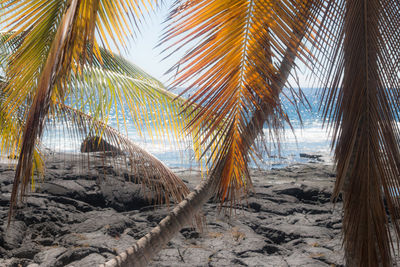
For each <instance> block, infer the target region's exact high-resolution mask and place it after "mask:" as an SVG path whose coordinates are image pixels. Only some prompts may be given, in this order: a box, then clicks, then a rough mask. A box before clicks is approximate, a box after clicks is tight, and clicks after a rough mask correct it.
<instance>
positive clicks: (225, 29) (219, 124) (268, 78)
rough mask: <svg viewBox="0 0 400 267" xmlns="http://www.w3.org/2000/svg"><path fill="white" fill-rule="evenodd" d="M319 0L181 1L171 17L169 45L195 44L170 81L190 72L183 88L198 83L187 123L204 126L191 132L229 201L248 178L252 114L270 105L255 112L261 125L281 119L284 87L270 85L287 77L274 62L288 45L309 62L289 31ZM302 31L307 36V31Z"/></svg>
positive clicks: (300, 24)
mask: <svg viewBox="0 0 400 267" xmlns="http://www.w3.org/2000/svg"><path fill="white" fill-rule="evenodd" d="M319 2H320V1H244V0H236V1H222V0H219V1H218V0H215V1H205V0H203V1H200V0H199V1H186V2H184V3H182V4H180V5H178V6H177V7H176V8H175V9H174V11H173V12H172V14H171V16H170V21H171V24H172V26H171V27H170V29H169V30H168V32H167V33H166V36H165V39H164V41H169V42H172V41H173V40H176V43H173V44H172V47H175V48H181V47H180V46H178V44H182V43H183V44H185V43H186V44H187V45H192V44H193V43H194V42H195V41H197V42H198V44H197V45H195V46H194V47H193V48H192V49H191V50H189V52H188V53H187V54H186V55H185V56H184V58H183V59H182V60H180V61H179V62H178V63H177V65H176V66H175V67H174V68H172V69H171V71H173V70H176V72H177V79H176V80H175V82H174V83H173V85H174V86H179V85H181V84H183V83H185V82H186V81H188V80H189V79H193V77H195V78H194V82H193V83H192V85H191V86H189V88H188V89H187V90H191V89H193V88H198V90H197V91H196V92H195V93H194V94H193V95H192V97H191V98H190V99H189V101H190V103H197V104H199V106H198V107H197V108H196V114H195V116H193V119H192V120H191V123H190V124H189V127H199V128H201V129H203V130H202V131H194V133H195V135H197V138H198V139H199V140H200V141H199V142H200V143H201V144H203V147H204V149H205V150H209V151H211V152H209V153H211V155H210V157H211V158H213V159H214V161H213V162H214V165H213V170H214V172H213V173H214V174H213V175H214V176H217V177H218V179H219V181H220V183H219V189H218V193H219V196H220V197H221V199H222V200H224V199H231V200H234V199H235V198H236V196H235V194H236V193H237V192H238V191H240V190H241V189H242V188H244V187H245V186H247V185H250V184H251V181H250V177H249V172H248V162H249V151H251V147H252V146H253V144H254V136H250V135H249V132H248V131H247V128H248V127H250V126H249V124H250V122H251V118H252V115H253V114H254V113H255V112H257V110H261V109H262V108H261V106H268V111H267V112H265V111H266V110H264V111H263V112H262V113H261V115H262V116H261V117H260V116H257V118H258V119H261V120H262V122H261V123H259V124H258V125H259V126H258V127H259V128H262V126H263V125H264V122H266V121H267V122H271V124H270V126H271V127H274V128H275V129H278V128H281V127H282V125H283V121H285V120H287V117H286V115H285V114H284V112H283V110H282V107H281V105H280V100H279V94H280V90H277V88H281V89H282V86H276V85H277V83H280V84H282V83H283V84H284V83H285V82H286V79H287V76H286V78H285V77H283V81H281V80H280V79H281V77H280V76H279V75H277V73H279V69H277V67H276V65H279V63H280V62H282V61H283V59H284V57H285V55H284V54H285V51H287V48H289V50H291V51H295V55H298V56H299V57H300V58H301V59H302V60H303V61H305V62H308V61H310V60H311V58H310V57H309V56H308V55H309V54H308V53H305V51H306V50H307V48H306V47H305V46H304V44H303V42H301V41H299V37H298V36H297V35H296V34H295V32H297V31H299V28H301V30H300V31H302V32H304V30H303V29H302V28H304V27H306V25H307V23H306V21H307V19H308V18H307V16H304V14H305V11H307V12H309V13H310V14H311V15H312V14H314V13H315V12H316V11H315V10H316V9H314V5H317V4H319ZM309 10H310V11H309ZM307 26H308V25H307ZM303 36H305V38H306V39H307V38H312V37H311V34H310V33H308V34H303V35H302V36H301V37H303ZM184 46H185V45H183V47H184ZM290 63H291V64H289V65H290V66H293V65H294V63H293V62H290ZM289 69H290V67H289ZM285 72H286V71H285ZM289 72H290V71H289ZM259 115H260V114H259ZM192 130H193V129H192ZM215 132H218V133H219V134H218V135H215ZM253 148H254V147H253Z"/></svg>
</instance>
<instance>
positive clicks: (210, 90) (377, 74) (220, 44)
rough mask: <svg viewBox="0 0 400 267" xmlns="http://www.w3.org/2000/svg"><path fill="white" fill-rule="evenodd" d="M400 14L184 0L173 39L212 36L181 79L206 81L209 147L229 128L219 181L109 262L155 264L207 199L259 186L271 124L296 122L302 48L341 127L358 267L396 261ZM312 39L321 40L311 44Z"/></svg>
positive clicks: (348, 232)
mask: <svg viewBox="0 0 400 267" xmlns="http://www.w3.org/2000/svg"><path fill="white" fill-rule="evenodd" d="M280 8H282V9H280ZM282 10H284V12H282ZM399 11H400V3H399V2H398V1H385V0H373V1H367V0H343V1H329V0H326V1H217V0H215V1H185V2H184V3H181V4H180V5H178V6H177V7H176V8H175V9H174V11H173V12H172V15H171V21H172V23H173V25H172V27H171V29H170V30H169V32H168V33H167V35H166V39H174V38H177V39H178V41H177V43H178V45H182V44H183V45H184V44H185V42H187V43H188V44H191V43H193V40H196V39H197V38H198V39H199V40H200V41H199V43H200V44H199V45H197V46H195V47H194V48H193V49H192V50H190V51H189V52H188V54H187V55H186V56H185V57H184V58H183V59H182V60H181V61H180V62H179V63H178V65H177V67H179V70H180V71H178V72H179V73H180V75H179V76H178V78H177V80H176V81H175V85H179V84H181V83H183V82H185V81H187V80H188V79H190V78H192V76H195V77H198V78H197V79H196V80H195V82H194V83H193V85H192V87H198V88H199V89H198V90H197V92H196V93H195V94H194V95H193V96H192V98H191V101H193V102H199V103H201V104H202V105H201V106H200V107H198V109H197V110H198V114H197V116H196V117H195V118H194V119H193V120H192V121H191V123H190V125H194V126H196V125H199V124H203V125H204V128H203V129H205V130H204V131H205V134H204V133H202V134H203V135H199V136H198V138H199V139H201V142H203V143H207V140H208V139H206V138H207V136H208V134H209V133H211V132H213V131H214V130H215V129H218V131H220V132H222V133H223V134H222V135H219V136H218V137H219V139H217V140H213V141H215V142H217V144H214V143H213V144H209V147H210V148H211V147H218V148H219V149H218V150H217V151H216V152H214V151H211V153H215V155H213V156H214V158H215V160H214V161H213V164H212V169H211V175H210V177H209V179H208V180H207V181H206V182H205V183H203V184H202V185H201V186H199V187H198V188H197V189H196V191H195V192H192V193H191V194H190V195H189V196H188V197H187V198H186V200H185V201H184V202H182V203H181V204H180V205H179V207H177V208H175V210H174V211H172V213H171V214H170V215H169V216H168V217H166V218H165V219H164V220H162V221H161V222H160V224H159V226H157V227H156V228H154V229H153V230H152V231H151V232H150V233H149V234H148V235H146V236H145V237H144V238H142V239H141V240H139V241H138V242H137V243H136V244H135V245H134V246H133V247H132V248H131V249H129V250H127V251H126V252H124V253H122V254H120V255H119V256H118V257H117V258H115V259H113V260H112V261H109V262H108V263H106V264H105V265H106V266H117V265H121V266H140V265H145V264H146V263H147V262H148V260H149V259H151V256H152V255H154V253H155V252H157V251H158V250H159V249H160V248H161V247H162V244H163V241H164V240H169V238H171V237H172V236H173V231H176V230H177V229H179V228H180V227H182V225H183V224H184V223H187V222H188V217H190V216H191V215H192V214H193V212H194V211H195V210H196V208H199V207H201V205H202V203H204V202H205V200H207V199H208V198H209V197H211V196H213V195H214V194H216V195H217V196H218V197H220V198H221V200H222V201H225V200H226V199H229V200H233V201H235V200H236V199H237V197H238V194H237V193H238V192H240V190H242V189H243V187H244V188H246V186H248V185H250V184H251V181H250V179H249V175H248V171H247V162H248V157H249V156H248V153H249V151H248V150H249V149H251V148H254V139H255V136H256V135H257V133H259V132H261V129H262V127H263V125H264V124H265V123H267V124H268V125H269V126H271V125H272V126H273V128H275V127H276V126H279V124H278V125H277V124H275V123H276V119H277V118H278V119H279V118H282V117H283V118H284V115H283V114H282V113H280V106H279V100H278V96H279V93H280V92H281V88H282V83H283V84H284V83H285V82H286V78H287V73H288V72H289V70H290V68H291V67H292V66H293V61H294V56H295V55H297V56H300V57H302V58H303V61H305V62H307V60H308V59H310V58H312V60H313V62H312V63H309V65H310V66H312V67H314V70H313V71H314V72H315V73H316V74H318V78H319V79H320V81H321V83H322V84H323V85H324V89H325V90H323V91H322V100H323V102H322V110H323V113H324V114H325V119H326V120H327V123H328V124H330V125H331V126H332V129H333V132H334V139H333V143H332V146H333V148H334V149H335V162H336V168H337V175H338V176H337V181H336V185H335V189H334V194H333V198H337V197H338V196H339V194H340V193H343V196H344V220H343V233H344V240H343V242H344V248H345V251H346V255H345V256H346V264H347V265H349V266H392V264H393V260H392V258H393V257H392V255H393V254H392V253H394V246H393V245H392V241H394V239H398V238H399V237H400V232H399V223H398V221H396V218H398V216H399V214H398V207H399V206H398V205H399V204H400V203H399V199H398V196H397V188H398V187H399V185H400V184H399V183H400V173H399V163H400V158H399V156H400V153H399V130H398V126H397V124H396V120H399V110H398V105H397V99H398V96H399V88H400V84H399V76H398V73H399V64H398V62H399V49H398V44H399V38H398V36H400V35H399V26H400V19H399V18H400V12H399ZM299 14H302V16H301V15H299ZM271 18H272V19H271ZM269 19H270V20H269ZM285 19H286V20H285ZM268 20H269V21H268ZM295 25H297V26H295ZM317 29H318V30H317ZM308 33H309V34H308ZM302 37H303V40H306V41H310V42H306V43H307V44H306V45H305V44H302V43H299V39H302ZM312 37H314V38H312ZM198 39H197V40H198ZM288 40H290V41H288ZM285 41H286V42H285ZM296 44H297V45H296ZM280 45H282V46H283V47H280ZM284 47H287V48H286V49H285V48H284ZM307 48H309V49H310V50H308V49H307ZM312 52H314V53H312ZM282 54H283V55H282ZM276 62H281V64H280V68H278V69H275V68H273V64H271V63H276ZM271 65H272V66H271ZM189 88H190V87H189ZM216 114H217V115H216ZM211 116H212V117H211ZM222 121H223V122H224V123H222V124H223V126H222V127H221V122H222ZM214 123H215V124H214ZM250 152H251V151H250ZM384 200H385V201H386V205H387V208H388V212H389V215H387V213H386V211H385V205H384ZM390 218H391V219H390ZM389 221H391V223H392V224H391V225H392V226H394V233H393V232H392V231H391V226H390V225H389Z"/></svg>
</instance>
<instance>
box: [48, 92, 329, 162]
mask: <svg viewBox="0 0 400 267" xmlns="http://www.w3.org/2000/svg"><path fill="white" fill-rule="evenodd" d="M284 92H285V91H284ZM303 93H304V95H305V97H306V98H307V100H308V103H309V105H308V104H307V105H300V106H299V112H300V114H301V117H302V122H303V124H301V123H300V120H299V118H298V115H297V112H296V110H295V108H294V107H293V105H291V104H290V102H289V101H288V100H287V99H286V98H285V97H282V98H281V100H282V103H283V106H284V107H285V112H286V113H287V115H288V116H289V118H290V121H291V125H292V127H293V131H292V129H290V127H289V126H288V125H287V124H286V125H285V132H284V135H283V136H282V139H281V142H280V144H281V146H280V149H279V150H278V149H277V148H274V147H273V146H270V145H269V144H267V147H270V152H269V153H263V154H262V161H260V162H258V163H257V166H258V167H261V168H264V169H270V168H279V167H284V166H287V165H289V164H293V163H305V162H309V161H315V160H316V159H315V158H310V157H308V155H321V156H322V157H321V159H323V160H325V161H329V160H330V158H331V152H330V140H331V138H330V136H329V134H328V131H327V129H323V128H322V124H323V123H322V119H321V115H320V113H319V112H318V107H319V97H318V95H317V89H315V88H305V89H303ZM109 125H110V126H112V127H115V128H116V127H117V120H116V117H115V114H111V116H110V119H109ZM264 131H265V132H266V133H267V131H268V129H264ZM123 132H125V131H123ZM127 135H128V137H129V138H130V139H131V140H132V141H133V142H134V143H135V144H137V145H139V146H140V147H142V148H144V149H146V150H147V151H148V152H150V153H152V154H153V155H154V156H156V157H157V158H158V159H160V160H161V161H163V162H164V163H165V164H166V165H167V166H169V167H179V168H191V167H193V168H195V167H197V166H198V164H197V163H196V162H195V160H194V153H193V151H191V150H190V149H185V146H184V145H181V146H177V145H175V144H171V143H169V142H168V141H167V142H165V141H162V140H157V139H153V140H151V138H149V137H147V138H146V137H143V136H140V135H139V134H138V132H137V130H136V129H135V127H134V124H133V122H129V121H128V122H127ZM81 142H82V140H79V139H77V138H76V137H74V136H71V135H69V134H68V133H67V131H66V129H65V125H62V124H58V123H56V124H55V125H52V126H49V127H47V128H46V130H45V132H44V135H43V139H42V144H43V145H44V146H45V147H47V148H49V149H51V150H55V151H58V152H73V153H74V152H79V150H80V145H81ZM251 166H252V167H255V166H256V164H255V163H253V162H252V163H251Z"/></svg>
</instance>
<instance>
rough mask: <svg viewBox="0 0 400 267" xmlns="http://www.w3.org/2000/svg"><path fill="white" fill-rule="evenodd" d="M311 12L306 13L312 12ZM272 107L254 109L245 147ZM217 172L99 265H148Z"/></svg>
mask: <svg viewBox="0 0 400 267" xmlns="http://www.w3.org/2000/svg"><path fill="white" fill-rule="evenodd" d="M309 15H310V14H307V16H309ZM305 25H306V24H304V25H303V27H300V29H299V30H298V31H296V37H297V40H296V44H295V45H294V47H291V48H287V49H286V51H285V56H284V58H283V60H282V62H281V65H280V72H279V74H278V75H277V78H276V81H274V83H273V86H274V87H273V88H274V90H276V91H277V92H281V91H282V89H283V87H284V85H285V84H286V81H287V79H288V77H289V74H290V71H291V69H292V67H293V64H294V60H295V58H296V55H297V48H298V46H300V44H301V40H302V39H303V37H304V36H305V33H306V32H305V31H306V27H305ZM271 112H272V110H271V109H270V108H269V106H268V105H267V104H264V103H262V104H261V109H258V110H256V111H255V112H254V114H253V117H252V118H251V120H250V122H249V124H248V126H247V128H246V129H245V131H246V132H248V133H249V134H251V139H252V142H248V143H246V144H245V150H246V151H248V150H249V149H250V147H251V146H252V145H253V144H254V142H255V139H256V138H257V136H258V135H259V134H260V133H261V132H262V129H263V125H264V123H265V121H266V120H267V119H268V115H271ZM218 176H219V175H218V174H216V173H213V176H211V177H210V178H209V179H207V180H206V181H204V182H202V183H201V184H199V185H198V186H197V187H196V189H195V190H194V191H193V192H192V193H190V194H189V195H188V196H187V197H186V198H185V200H184V201H182V202H181V203H179V205H178V206H177V207H175V208H174V209H173V210H172V212H171V213H170V214H169V215H168V216H167V217H165V218H164V219H163V220H162V221H161V222H160V223H159V224H158V225H157V226H156V227H155V228H153V230H151V232H150V233H148V234H147V235H145V236H144V237H142V238H141V239H139V240H138V241H137V242H136V243H135V244H134V245H133V246H132V247H130V248H129V249H127V250H126V251H125V252H122V253H120V254H119V255H118V256H117V257H115V258H114V259H112V260H110V261H108V262H106V263H105V264H102V265H100V267H116V266H126V267H128V266H135V267H140V266H146V265H147V264H148V263H149V262H150V260H151V258H153V257H154V255H156V254H157V253H158V252H159V251H160V250H161V249H162V248H163V247H164V246H165V245H166V244H167V243H168V242H169V240H171V239H172V238H173V237H174V236H175V234H176V233H177V232H178V231H179V230H180V229H181V228H182V227H183V226H185V225H186V224H189V223H191V222H192V220H193V217H194V216H195V214H196V213H197V212H198V211H199V210H200V209H201V207H202V206H203V205H204V204H205V203H206V202H207V201H208V200H209V199H210V198H211V197H212V196H213V195H214V192H215V191H216V188H217V184H218Z"/></svg>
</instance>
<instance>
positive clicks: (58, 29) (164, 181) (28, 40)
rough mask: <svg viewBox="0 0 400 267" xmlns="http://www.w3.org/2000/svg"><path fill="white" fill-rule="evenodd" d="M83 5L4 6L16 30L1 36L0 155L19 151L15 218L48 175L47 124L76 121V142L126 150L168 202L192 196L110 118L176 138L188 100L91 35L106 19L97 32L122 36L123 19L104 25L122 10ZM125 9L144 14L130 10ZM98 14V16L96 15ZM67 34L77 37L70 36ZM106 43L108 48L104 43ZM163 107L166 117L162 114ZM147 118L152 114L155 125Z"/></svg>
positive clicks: (145, 179)
mask: <svg viewBox="0 0 400 267" xmlns="http://www.w3.org/2000/svg"><path fill="white" fill-rule="evenodd" d="M78 2H79V3H78ZM78 2H77V1H74V2H71V3H69V2H65V1H42V2H40V3H36V2H35V3H31V2H30V1H19V2H18V3H17V2H16V1H11V2H9V3H2V4H3V8H4V9H5V10H2V12H3V15H4V17H5V19H4V21H5V22H4V23H9V25H8V26H6V27H9V28H10V29H7V31H6V32H2V33H1V36H0V37H1V38H0V41H1V42H0V59H1V61H0V67H1V70H0V73H2V74H4V77H3V76H2V77H0V78H1V87H0V89H1V90H0V93H1V94H0V126H1V130H0V136H1V147H0V149H1V153H2V154H6V155H9V156H10V157H13V158H14V157H16V156H17V153H19V157H18V166H17V171H16V176H15V180H14V186H13V192H12V197H11V205H10V216H9V220H10V219H11V217H12V212H13V208H14V206H15V203H16V202H17V197H18V195H20V196H21V198H22V196H23V195H24V192H25V191H26V189H27V184H28V183H29V180H30V178H31V174H32V173H33V169H36V170H38V171H39V173H40V172H42V170H43V167H44V166H43V162H42V152H41V150H42V149H41V146H40V142H39V139H40V137H41V135H42V131H43V128H44V126H45V123H46V122H49V121H54V120H58V121H61V122H67V123H70V122H72V123H73V125H75V126H76V127H75V128H72V129H68V130H70V131H71V134H73V135H75V137H77V138H82V137H83V138H84V137H86V136H94V135H98V136H101V137H102V138H103V139H106V140H107V141H108V142H110V143H112V144H114V145H115V146H117V147H118V148H119V149H120V150H121V151H124V153H125V155H126V156H128V157H129V158H130V160H132V161H133V162H135V165H134V167H133V168H131V171H132V172H136V173H140V176H141V182H142V184H143V185H144V186H146V187H147V188H149V189H150V190H153V191H156V192H158V193H161V192H163V195H164V196H165V200H166V201H167V202H169V201H170V198H172V199H173V200H174V201H175V202H176V203H178V202H180V201H181V200H182V199H183V197H184V196H185V195H187V194H188V193H189V190H188V188H187V187H186V185H185V184H184V183H183V182H182V181H181V180H180V179H179V178H178V177H176V175H175V174H173V172H172V171H170V170H169V169H168V168H167V167H166V166H165V165H164V164H163V163H162V162H160V161H159V160H158V159H156V158H155V157H154V156H152V155H150V154H149V153H147V152H146V151H145V150H143V149H141V148H140V147H138V146H136V145H135V144H133V143H132V142H131V141H130V140H129V139H127V138H126V137H125V136H123V135H121V134H120V133H119V132H118V131H116V130H114V129H112V128H111V127H109V126H108V125H107V118H108V114H109V113H110V110H111V108H112V107H115V110H117V112H116V113H117V115H118V113H121V114H122V118H121V117H120V120H123V121H125V120H126V116H127V115H128V114H126V113H129V115H130V116H131V117H132V118H133V120H134V121H135V122H136V126H137V129H138V130H139V131H140V130H142V131H143V130H145V129H146V128H147V130H148V131H149V133H150V134H151V135H152V134H154V132H153V131H152V129H154V128H155V127H154V126H155V125H156V126H157V127H158V128H159V131H157V132H155V134H156V135H157V136H163V135H168V136H169V137H170V139H171V138H172V139H173V138H175V139H176V138H178V137H179V135H180V134H181V132H182V127H183V125H184V124H183V122H182V117H183V116H182V115H181V114H180V113H181V111H182V110H181V108H180V106H181V105H182V103H183V101H184V99H182V98H177V97H176V95H174V94H171V93H170V92H168V91H166V90H165V89H164V87H163V85H162V84H161V83H160V82H158V81H157V80H156V79H154V78H153V77H151V76H149V75H148V74H146V73H145V72H143V71H142V70H140V69H139V68H138V67H136V66H134V65H133V64H131V63H129V62H128V61H126V60H124V59H123V58H121V57H120V56H118V55H115V54H112V53H110V52H108V51H107V50H105V49H103V48H101V47H99V46H98V45H97V43H96V42H95V40H94V39H93V38H94V37H93V36H92V35H93V34H94V29H95V26H96V25H95V24H93V23H94V22H93V21H90V20H93V19H95V20H99V21H100V24H101V25H97V26H96V27H100V28H101V27H106V28H107V31H112V32H114V33H117V34H121V33H120V32H119V31H117V30H120V31H124V30H125V29H123V28H120V26H121V25H120V24H118V21H113V23H114V24H115V23H117V24H115V25H114V24H113V23H109V22H107V21H106V22H104V21H103V19H104V18H105V17H108V16H109V15H110V14H112V15H118V14H119V13H118V12H123V11H122V10H119V8H120V7H109V6H108V4H107V3H101V4H100V3H98V5H97V6H94V7H93V8H94V9H93V10H90V8H89V9H88V6H87V5H89V6H90V4H91V3H88V2H80V1H78ZM93 3H94V2H93ZM115 8H117V9H118V12H117V11H116V10H114V9H115ZM125 8H131V9H132V10H136V11H138V12H139V11H140V8H139V7H138V6H132V5H131V4H129V5H128V6H125ZM73 9H75V11H74V10H73ZM77 10H78V13H76V12H77ZM17 11H18V12H21V13H23V15H22V16H21V17H19V18H17V19H15V18H14V17H13V16H12V14H13V13H14V12H17ZM94 11H96V12H97V13H98V14H92V13H93V12H94ZM79 12H81V13H79ZM90 16H92V17H93V16H94V17H93V18H92V19H90ZM4 17H2V18H4ZM72 17H74V18H72ZM86 19H89V21H86ZM121 19H122V18H121ZM67 24H69V26H68V25H67ZM71 25H72V26H71ZM85 25H86V26H85ZM63 27H64V28H63ZM71 27H72V28H71ZM74 27H75V28H74ZM82 27H84V28H85V27H86V30H82ZM90 27H92V28H90ZM110 27H111V28H110ZM112 27H115V29H113V28H112ZM65 30H67V33H68V34H70V35H71V36H69V37H68V36H65V34H66V32H65ZM68 31H71V32H68ZM85 31H89V32H86V33H85ZM101 32H102V34H103V35H105V34H106V33H104V32H103V31H101ZM120 37H121V36H119V38H120ZM68 38H70V39H68ZM104 43H105V44H107V42H106V40H104ZM71 49H72V50H71ZM67 54H69V55H67ZM60 60H61V61H60ZM50 61H52V62H50ZM86 62H88V63H86ZM55 65H57V67H55ZM16 88H18V89H16ZM67 103H70V104H67ZM158 109H160V110H162V111H163V112H161V113H160V112H159V113H156V112H155V111H156V110H158ZM118 111H120V112H118ZM89 114H90V115H89ZM148 116H152V121H153V123H150V122H149V121H150V120H149V119H148ZM166 121H168V123H165V122H166ZM67 123H65V124H67ZM164 128H165V129H164ZM170 135H171V136H170ZM170 141H171V142H172V141H173V140H170ZM149 166H150V168H149ZM154 177H160V181H158V182H157V183H155V182H154ZM21 180H22V181H21ZM20 181H21V182H20ZM20 184H21V188H20V190H18V188H19V186H20ZM19 191H20V192H19ZM157 196H159V197H160V198H159V200H160V201H161V200H162V199H163V198H162V197H161V194H157ZM9 223H10V221H9Z"/></svg>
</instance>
